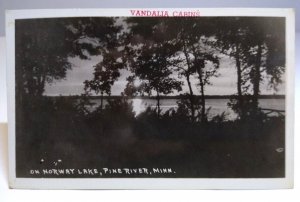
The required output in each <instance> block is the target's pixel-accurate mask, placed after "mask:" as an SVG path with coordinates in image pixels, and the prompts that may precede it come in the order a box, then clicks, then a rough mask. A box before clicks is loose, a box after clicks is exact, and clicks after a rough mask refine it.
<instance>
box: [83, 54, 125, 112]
mask: <svg viewBox="0 0 300 202" xmlns="http://www.w3.org/2000/svg"><path fill="white" fill-rule="evenodd" d="M121 68H123V63H122V61H121V60H118V58H115V56H114V55H112V54H104V55H103V60H102V61H101V62H100V63H98V64H97V65H96V66H95V70H94V78H93V79H92V80H90V81H85V82H84V84H85V87H84V89H85V91H86V92H89V93H91V92H95V94H96V95H98V94H100V95H101V102H100V108H101V109H103V96H104V94H107V95H110V94H111V87H112V85H113V84H114V82H115V81H116V80H117V79H118V78H119V76H120V72H119V71H120V69H121Z"/></svg>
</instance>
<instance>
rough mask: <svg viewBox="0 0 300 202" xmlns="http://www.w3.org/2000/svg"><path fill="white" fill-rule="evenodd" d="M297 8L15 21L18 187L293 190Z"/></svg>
mask: <svg viewBox="0 0 300 202" xmlns="http://www.w3.org/2000/svg"><path fill="white" fill-rule="evenodd" d="M294 29H295V28H294V11H293V10H292V9H259V8H257V9H243V8H241V9H222V8H218V9H207V8H206V9H201V8H180V9H179V8H176V9H175V8H168V9H165V8H160V9H153V8H151V9H147V8H132V9H62V10H60V9H57V10H12V11H7V13H6V39H7V55H8V57H7V72H8V77H7V78H8V125H9V126H8V133H9V184H10V186H11V187H12V188H24V189H280V188H292V187H293V126H294V123H293V121H294V118H293V113H294V103H293V100H294V85H293V83H294V71H295V70H294V68H295V67H294V64H295V63H294V57H295V50H294V48H295V47H294V46H295V45H294V43H295V33H294V32H295V31H294Z"/></svg>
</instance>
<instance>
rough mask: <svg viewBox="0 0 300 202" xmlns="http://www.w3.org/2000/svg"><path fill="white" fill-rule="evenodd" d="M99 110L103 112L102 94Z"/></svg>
mask: <svg viewBox="0 0 300 202" xmlns="http://www.w3.org/2000/svg"><path fill="white" fill-rule="evenodd" d="M100 109H101V111H102V110H103V92H101V99H100Z"/></svg>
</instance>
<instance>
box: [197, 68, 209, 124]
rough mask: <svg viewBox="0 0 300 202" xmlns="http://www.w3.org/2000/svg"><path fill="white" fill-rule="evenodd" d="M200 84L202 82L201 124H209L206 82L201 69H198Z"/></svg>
mask: <svg viewBox="0 0 300 202" xmlns="http://www.w3.org/2000/svg"><path fill="white" fill-rule="evenodd" d="M198 74H199V82H200V93H201V122H207V118H206V113H205V94H204V82H203V78H202V71H201V67H198Z"/></svg>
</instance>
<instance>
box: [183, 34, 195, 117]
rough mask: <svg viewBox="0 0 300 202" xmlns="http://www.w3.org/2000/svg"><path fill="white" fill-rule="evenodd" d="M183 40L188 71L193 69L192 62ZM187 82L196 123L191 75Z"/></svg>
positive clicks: (187, 74)
mask: <svg viewBox="0 0 300 202" xmlns="http://www.w3.org/2000/svg"><path fill="white" fill-rule="evenodd" d="M182 40H183V53H184V56H185V58H186V64H187V67H188V71H189V70H190V69H191V61H190V58H189V55H188V52H187V49H186V44H185V41H184V39H182ZM186 80H187V83H188V86H189V91H190V96H189V100H190V102H191V113H192V114H191V116H192V117H191V120H192V121H194V120H195V103H194V94H193V89H192V86H191V82H190V75H189V73H186Z"/></svg>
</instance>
